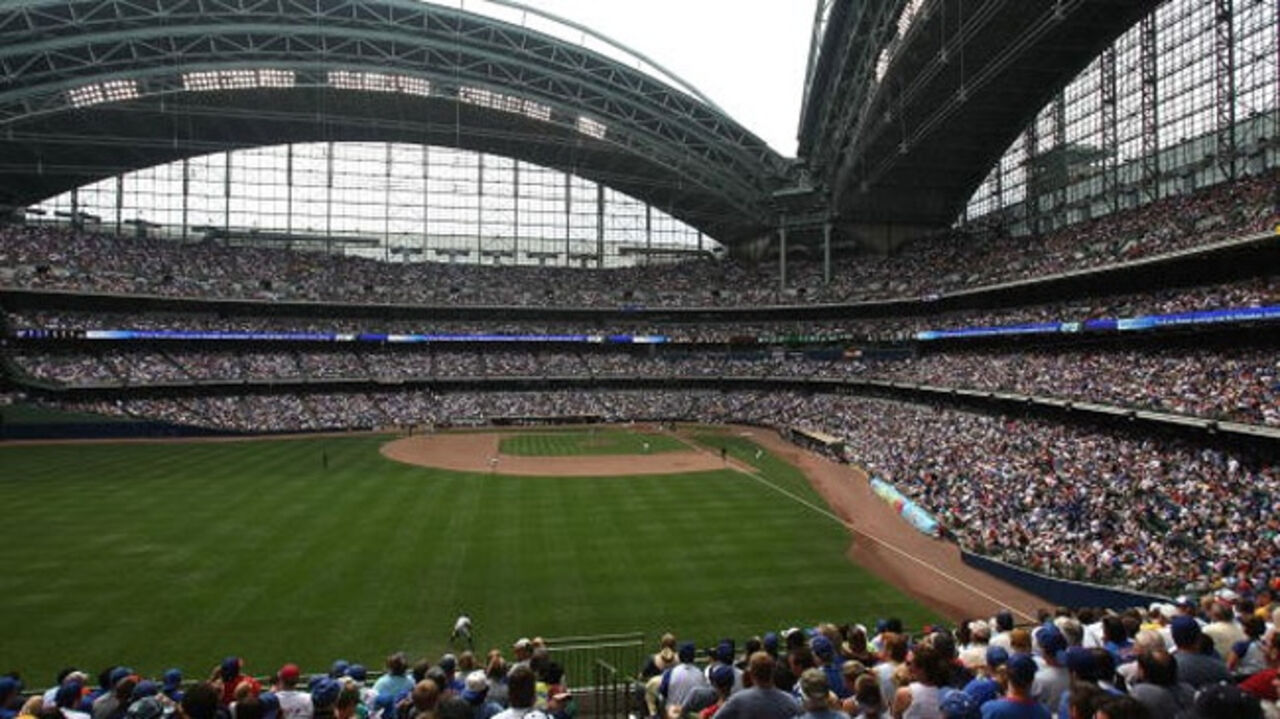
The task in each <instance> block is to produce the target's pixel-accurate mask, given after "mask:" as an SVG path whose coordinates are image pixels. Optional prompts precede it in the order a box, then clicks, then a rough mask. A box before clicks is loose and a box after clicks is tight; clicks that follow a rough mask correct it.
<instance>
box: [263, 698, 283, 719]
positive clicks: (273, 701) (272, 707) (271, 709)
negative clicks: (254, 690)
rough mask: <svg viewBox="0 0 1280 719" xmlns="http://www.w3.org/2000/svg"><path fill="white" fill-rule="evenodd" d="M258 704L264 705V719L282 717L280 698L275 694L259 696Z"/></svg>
mask: <svg viewBox="0 0 1280 719" xmlns="http://www.w3.org/2000/svg"><path fill="white" fill-rule="evenodd" d="M258 703H259V704H261V705H262V719H276V718H277V717H279V716H280V697H278V696H276V694H275V692H263V693H261V694H259V695H258Z"/></svg>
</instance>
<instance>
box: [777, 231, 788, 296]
mask: <svg viewBox="0 0 1280 719" xmlns="http://www.w3.org/2000/svg"><path fill="white" fill-rule="evenodd" d="M778 289H779V291H781V292H786V291H787V216H786V215H782V216H781V217H779V218H778Z"/></svg>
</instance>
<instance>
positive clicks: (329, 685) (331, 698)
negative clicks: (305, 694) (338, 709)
mask: <svg viewBox="0 0 1280 719" xmlns="http://www.w3.org/2000/svg"><path fill="white" fill-rule="evenodd" d="M341 692H342V687H341V686H339V685H338V682H336V681H334V680H333V679H330V678H329V677H320V680H319V681H317V682H315V683H314V684H312V685H311V702H312V703H313V704H315V706H317V707H327V706H332V705H333V704H334V703H336V702H337V701H338V694H340V693H341Z"/></svg>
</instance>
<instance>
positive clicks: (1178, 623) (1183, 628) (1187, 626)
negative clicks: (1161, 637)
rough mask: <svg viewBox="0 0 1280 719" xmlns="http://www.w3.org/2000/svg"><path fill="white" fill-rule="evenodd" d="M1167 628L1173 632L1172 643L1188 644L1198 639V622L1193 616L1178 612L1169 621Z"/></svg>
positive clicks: (1183, 645)
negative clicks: (1178, 613)
mask: <svg viewBox="0 0 1280 719" xmlns="http://www.w3.org/2000/svg"><path fill="white" fill-rule="evenodd" d="M1169 628H1170V629H1171V630H1172V632H1173V643H1174V644H1176V645H1178V646H1180V647H1185V646H1190V645H1192V644H1195V643H1196V642H1198V641H1200V635H1201V633H1202V632H1201V631H1200V622H1197V621H1196V618H1195V617H1188V616H1187V615H1185V614H1180V615H1178V616H1176V617H1174V618H1173V621H1172V622H1169Z"/></svg>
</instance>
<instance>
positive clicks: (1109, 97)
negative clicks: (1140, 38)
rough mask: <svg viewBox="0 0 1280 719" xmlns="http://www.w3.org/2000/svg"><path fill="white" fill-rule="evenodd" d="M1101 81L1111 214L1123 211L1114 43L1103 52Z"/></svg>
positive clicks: (1104, 186)
mask: <svg viewBox="0 0 1280 719" xmlns="http://www.w3.org/2000/svg"><path fill="white" fill-rule="evenodd" d="M1100 69H1101V75H1102V77H1101V82H1100V83H1099V89H1100V91H1101V94H1102V98H1101V99H1102V102H1101V107H1102V152H1103V154H1104V157H1103V158H1102V163H1103V164H1102V196H1103V201H1104V202H1105V203H1106V205H1107V209H1108V210H1109V211H1111V212H1118V211H1119V210H1120V140H1119V137H1120V135H1119V124H1118V122H1117V115H1116V112H1117V106H1118V104H1119V99H1120V98H1119V95H1118V93H1117V89H1116V88H1117V85H1116V46H1115V44H1114V43H1112V45H1111V47H1109V48H1107V49H1106V51H1105V52H1103V53H1102V62H1101V68H1100Z"/></svg>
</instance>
